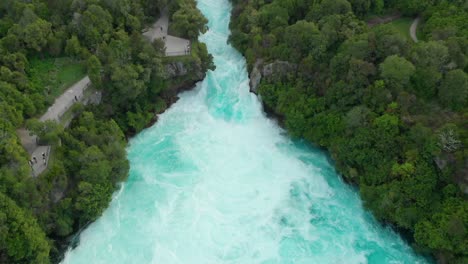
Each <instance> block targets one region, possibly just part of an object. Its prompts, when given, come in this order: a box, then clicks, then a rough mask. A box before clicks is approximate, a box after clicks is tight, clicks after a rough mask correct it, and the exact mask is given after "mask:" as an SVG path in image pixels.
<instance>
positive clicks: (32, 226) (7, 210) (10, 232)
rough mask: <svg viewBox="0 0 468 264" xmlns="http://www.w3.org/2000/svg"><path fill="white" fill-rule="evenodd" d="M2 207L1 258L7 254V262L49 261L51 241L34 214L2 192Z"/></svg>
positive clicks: (0, 228)
mask: <svg viewBox="0 0 468 264" xmlns="http://www.w3.org/2000/svg"><path fill="white" fill-rule="evenodd" d="M0 208H1V209H2V210H0V259H1V258H2V257H3V256H2V255H3V254H6V258H7V259H6V263H41V264H42V263H49V258H48V256H49V251H50V246H49V243H48V242H47V240H46V237H45V234H44V232H43V231H42V230H41V228H40V227H39V225H38V224H37V222H36V220H35V219H34V218H33V216H32V215H30V214H28V213H27V212H25V211H24V210H23V209H21V208H20V207H18V206H17V205H16V203H15V202H14V201H13V200H11V199H10V198H9V197H7V196H6V195H4V194H3V193H2V192H0ZM3 252H5V253H3ZM8 260H10V261H8Z"/></svg>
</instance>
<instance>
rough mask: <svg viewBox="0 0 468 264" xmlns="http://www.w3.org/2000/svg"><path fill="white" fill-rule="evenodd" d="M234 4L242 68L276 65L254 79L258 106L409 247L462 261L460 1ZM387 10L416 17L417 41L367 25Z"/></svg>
mask: <svg viewBox="0 0 468 264" xmlns="http://www.w3.org/2000/svg"><path fill="white" fill-rule="evenodd" d="M233 2H234V9H233V11H232V12H233V16H232V21H231V29H232V35H231V38H230V41H231V43H232V44H233V45H234V46H235V47H236V48H238V49H239V50H240V51H241V52H242V53H243V54H244V55H245V57H246V59H247V62H248V65H249V69H250V70H251V69H252V68H253V67H254V64H256V63H257V66H258V67H260V70H259V71H260V72H262V68H261V67H262V66H261V65H262V64H263V65H264V66H265V65H267V66H269V67H266V66H265V68H264V69H273V72H272V73H271V72H270V73H269V74H265V72H266V71H265V70H264V71H263V73H264V74H263V75H264V76H263V79H262V81H261V83H260V86H259V87H258V92H259V94H260V96H261V98H262V101H263V102H264V104H265V107H266V108H267V109H268V110H270V111H272V112H274V113H275V114H277V115H278V116H279V117H281V119H282V122H283V123H284V125H285V127H286V128H287V129H288V131H289V132H290V133H291V135H293V136H296V137H300V138H305V139H306V140H308V141H309V142H312V143H315V144H317V145H319V146H322V147H325V148H327V149H328V150H329V151H330V153H331V155H332V157H333V158H334V160H335V161H336V164H337V167H338V169H339V170H340V172H341V173H342V174H343V176H344V178H345V179H346V180H347V181H350V182H353V183H355V184H357V185H358V186H359V188H360V191H361V195H362V197H363V200H364V203H365V205H366V207H368V208H369V209H370V210H371V211H372V212H373V213H374V215H375V216H376V218H377V219H379V220H381V221H383V222H385V223H388V224H390V225H392V226H393V227H395V228H397V229H398V230H400V231H402V233H403V234H406V237H408V238H409V239H410V241H411V242H412V243H413V245H414V248H415V249H417V250H418V251H419V252H422V253H432V254H433V255H434V256H436V257H437V260H438V261H440V262H441V263H447V262H448V263H467V262H468V203H467V201H466V195H467V192H468V179H467V175H468V150H467V146H468V74H467V70H468V31H467V30H468V5H467V3H466V1H462V0H460V1H443V0H405V1H400V0H375V1H370V0H271V1H263V0H252V1H236V0H234V1H233ZM395 12H396V13H400V14H403V15H405V16H417V15H419V16H421V18H422V21H421V25H420V26H419V29H418V31H419V33H420V34H419V35H420V36H421V37H420V38H421V39H420V41H419V42H418V43H414V42H412V41H411V40H410V39H409V38H407V37H406V36H404V35H402V34H401V33H400V32H399V31H398V30H397V29H396V28H394V27H393V25H392V23H389V24H380V25H376V26H373V27H369V26H368V25H367V23H366V20H367V19H368V18H370V17H373V16H376V15H380V16H385V15H387V14H395ZM408 30H409V29H408ZM262 62H263V63H262ZM259 65H260V66H259ZM272 65H275V67H277V68H276V71H275V70H274V69H275V67H273V66H272ZM270 66H271V67H270Z"/></svg>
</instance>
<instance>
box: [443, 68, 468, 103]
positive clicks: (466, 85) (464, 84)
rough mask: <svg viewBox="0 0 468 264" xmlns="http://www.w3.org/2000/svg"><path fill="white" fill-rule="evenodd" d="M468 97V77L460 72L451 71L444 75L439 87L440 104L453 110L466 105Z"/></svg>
mask: <svg viewBox="0 0 468 264" xmlns="http://www.w3.org/2000/svg"><path fill="white" fill-rule="evenodd" d="M467 97H468V75H467V74H466V73H465V72H463V71H462V70H453V71H450V72H448V73H447V74H446V76H445V78H444V80H443V81H442V84H441V85H440V86H439V100H440V102H441V103H442V104H443V105H445V106H448V107H450V108H452V109H454V110H457V109H460V108H462V107H464V106H465V105H466V102H467Z"/></svg>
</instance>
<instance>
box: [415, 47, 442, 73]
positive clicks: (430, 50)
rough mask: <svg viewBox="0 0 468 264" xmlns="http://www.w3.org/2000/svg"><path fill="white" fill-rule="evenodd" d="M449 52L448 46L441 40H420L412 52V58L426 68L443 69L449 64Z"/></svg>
mask: <svg viewBox="0 0 468 264" xmlns="http://www.w3.org/2000/svg"><path fill="white" fill-rule="evenodd" d="M448 59H449V52H448V49H447V47H446V46H444V45H443V44H442V43H440V42H436V41H429V42H423V41H422V42H419V43H418V44H417V45H416V46H415V48H414V50H413V52H412V53H411V60H412V61H413V63H414V65H416V66H419V67H425V68H434V69H436V70H437V71H440V70H442V68H443V66H445V64H447V62H448Z"/></svg>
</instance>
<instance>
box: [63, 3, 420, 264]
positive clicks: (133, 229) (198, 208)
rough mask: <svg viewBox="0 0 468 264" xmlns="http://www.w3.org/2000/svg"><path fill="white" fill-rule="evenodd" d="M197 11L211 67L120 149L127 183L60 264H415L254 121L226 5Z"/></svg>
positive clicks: (290, 147) (333, 177)
mask: <svg viewBox="0 0 468 264" xmlns="http://www.w3.org/2000/svg"><path fill="white" fill-rule="evenodd" d="M198 8H199V9H200V10H201V11H202V12H203V14H204V15H205V16H206V17H207V18H208V20H209V28H210V30H209V31H208V32H207V33H206V34H204V35H203V36H201V37H200V40H201V41H202V42H205V43H206V44H207V45H208V50H209V52H210V53H211V54H213V56H214V61H215V64H216V67H217V69H216V70H215V71H214V72H209V73H208V74H207V77H206V79H205V80H204V81H202V82H201V83H199V84H198V85H197V87H196V88H195V89H194V90H192V91H189V92H185V93H183V94H181V95H180V100H179V101H178V102H177V103H175V104H174V105H173V106H172V107H171V108H170V109H168V110H167V111H166V112H165V113H164V114H162V115H161V116H160V117H159V120H158V122H157V124H155V125H154V126H152V127H151V128H149V129H146V130H145V131H143V132H142V133H140V134H139V135H137V136H136V137H135V138H133V139H132V140H131V142H130V144H129V147H128V158H129V160H130V164H131V165H130V166H131V168H130V175H129V178H128V180H127V182H125V183H124V184H123V186H122V188H121V190H120V191H118V192H117V193H116V194H115V195H114V197H113V200H112V202H111V204H110V206H109V208H108V209H107V210H106V211H105V212H104V214H103V215H102V216H101V217H100V218H99V219H98V220H97V221H96V222H94V223H93V224H91V225H90V226H89V227H88V228H87V229H86V230H84V231H83V232H82V233H81V235H80V243H79V245H78V246H77V247H76V248H74V249H73V250H69V251H68V252H67V253H66V255H65V259H64V260H63V263H70V264H79V263H83V264H90V263H93V264H98V263H108V264H116V263H161V264H173V263H174V264H175V263H181V264H192V263H193V264H215V263H216V264H227V263H229V264H234V263H236V264H237V263H238V264H256V263H258V264H280V263H282V264H283V263H284V264H285V263H296V264H299V263H308V264H310V263H320V264H321V263H340V264H341V263H426V261H425V260H424V259H423V258H421V257H420V256H418V255H416V254H415V253H414V252H413V251H412V249H411V248H410V247H409V246H408V245H407V244H406V243H405V242H404V241H403V240H402V239H401V238H400V237H399V236H398V235H397V234H395V233H394V232H393V231H391V230H390V229H388V228H384V227H382V226H381V225H380V224H379V223H378V222H376V221H375V220H374V219H373V218H372V216H371V215H370V213H369V212H367V211H366V210H364V209H363V206H362V203H361V200H360V198H359V195H358V193H357V192H356V191H355V190H354V189H353V188H351V187H349V186H348V185H346V184H345V183H343V181H342V180H341V178H340V177H339V175H337V173H336V171H335V169H334V168H333V165H332V164H330V163H329V162H328V161H327V158H326V155H325V154H324V153H323V152H321V151H319V150H317V149H313V148H311V147H308V146H306V145H305V144H302V143H300V142H294V141H292V140H291V139H290V138H288V136H287V135H286V134H285V132H284V131H283V130H282V129H281V128H280V127H279V126H278V125H277V124H276V122H275V121H274V120H271V119H268V118H267V117H266V116H265V114H264V112H263V111H262V107H261V104H260V102H259V101H258V99H257V97H256V96H255V95H253V94H251V93H250V92H249V87H248V76H247V71H246V63H245V60H244V58H243V57H242V56H241V55H240V54H239V53H238V52H237V51H236V50H235V49H233V48H232V47H231V46H229V45H228V44H227V38H228V34H229V30H228V24H229V18H230V16H229V15H230V11H231V5H230V4H229V2H228V0H199V1H198Z"/></svg>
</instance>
